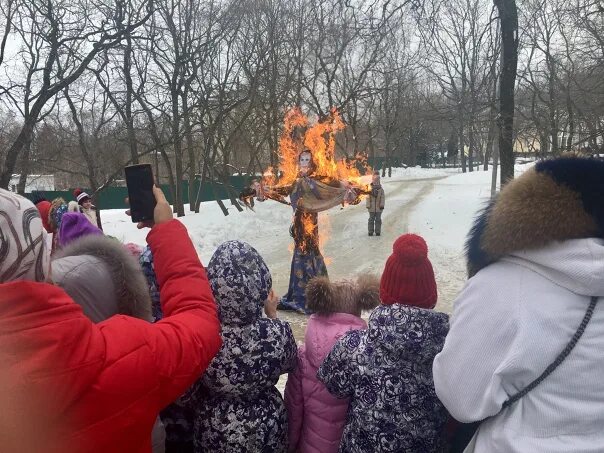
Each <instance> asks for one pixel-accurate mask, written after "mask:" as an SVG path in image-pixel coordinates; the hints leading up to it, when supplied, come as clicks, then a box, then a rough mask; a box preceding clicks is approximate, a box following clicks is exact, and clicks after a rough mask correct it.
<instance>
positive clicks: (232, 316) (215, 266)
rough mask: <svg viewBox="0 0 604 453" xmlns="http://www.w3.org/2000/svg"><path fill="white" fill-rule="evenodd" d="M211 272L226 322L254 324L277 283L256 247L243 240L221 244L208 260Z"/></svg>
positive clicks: (213, 290)
mask: <svg viewBox="0 0 604 453" xmlns="http://www.w3.org/2000/svg"><path fill="white" fill-rule="evenodd" d="M207 273H208V280H209V281H210V286H211V287H212V292H213V294H214V298H215V299H216V305H217V306H218V315H219V317H220V322H221V323H222V324H234V325H245V324H251V323H253V322H254V321H256V320H257V319H259V318H261V317H262V308H263V306H264V301H265V300H266V299H267V297H268V294H269V292H270V290H271V287H272V284H273V282H272V278H271V273H270V271H269V269H268V267H267V265H266V263H265V262H264V260H263V259H262V257H261V256H260V254H259V253H258V252H257V251H256V249H254V247H252V246H251V245H249V244H248V243H246V242H242V241H228V242H225V243H223V244H221V245H220V246H219V247H218V248H217V249H216V252H214V255H213V256H212V259H210V262H209V263H208V268H207Z"/></svg>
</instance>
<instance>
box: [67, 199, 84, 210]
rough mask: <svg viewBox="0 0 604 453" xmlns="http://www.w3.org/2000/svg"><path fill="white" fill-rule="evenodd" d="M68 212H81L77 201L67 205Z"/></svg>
mask: <svg viewBox="0 0 604 453" xmlns="http://www.w3.org/2000/svg"><path fill="white" fill-rule="evenodd" d="M67 212H81V211H80V205H79V204H78V203H77V202H75V201H70V202H69V203H67Z"/></svg>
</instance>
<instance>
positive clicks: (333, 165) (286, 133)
mask: <svg viewBox="0 0 604 453" xmlns="http://www.w3.org/2000/svg"><path fill="white" fill-rule="evenodd" d="M345 127H346V126H345V124H344V122H343V121H342V118H341V116H340V114H339V113H338V111H337V110H336V109H335V108H334V109H332V110H331V112H330V114H329V116H328V117H327V118H325V119H324V120H321V121H318V122H316V123H315V124H312V125H310V122H309V120H308V117H307V116H306V115H304V114H303V113H302V111H301V110H300V108H298V107H296V108H293V109H291V110H289V111H288V112H287V113H286V114H285V119H284V127H283V132H282V134H281V137H280V139H279V168H278V171H275V169H274V168H272V167H269V168H268V169H267V170H266V171H265V172H264V175H263V178H262V183H263V185H265V186H267V187H271V186H273V187H275V186H276V185H277V184H278V185H279V186H281V187H285V186H289V185H291V184H292V183H294V181H295V180H296V179H297V178H298V176H299V166H298V164H299V155H300V153H301V152H302V151H304V150H305V149H309V150H310V152H311V153H312V159H313V162H314V164H315V167H316V168H315V170H314V174H315V175H316V176H320V177H329V178H333V179H337V180H340V181H346V182H348V183H350V184H351V185H352V186H354V187H356V188H359V189H362V190H364V191H366V192H367V191H369V185H368V184H367V182H368V178H367V175H370V174H371V172H372V170H371V167H370V166H369V165H368V163H367V156H366V155H362V154H358V155H356V156H355V157H354V159H348V160H347V159H336V135H337V134H338V132H340V131H342V130H343V129H344V128H345ZM360 169H362V170H360ZM362 172H363V173H362ZM359 199H360V198H357V200H356V201H357V202H358V201H359ZM326 220H327V224H326V225H325V227H324V228H321V231H320V232H319V247H320V249H321V250H322V249H323V246H324V244H325V242H326V240H327V238H328V230H329V221H328V218H327V216H322V220H321V222H323V223H325V221H326ZM303 227H304V232H305V233H306V235H307V237H312V236H313V230H314V228H316V226H315V224H314V223H313V222H312V220H311V219H310V217H305V218H303ZM306 245H307V244H302V248H306ZM308 245H310V244H308ZM290 251H291V250H290ZM325 261H326V263H327V262H328V261H330V259H329V258H326V260H325Z"/></svg>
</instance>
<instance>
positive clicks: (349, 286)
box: [306, 275, 380, 316]
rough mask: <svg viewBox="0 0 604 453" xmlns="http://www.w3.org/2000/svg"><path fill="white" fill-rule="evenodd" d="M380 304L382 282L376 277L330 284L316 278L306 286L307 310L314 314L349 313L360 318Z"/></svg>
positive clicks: (360, 277)
mask: <svg viewBox="0 0 604 453" xmlns="http://www.w3.org/2000/svg"><path fill="white" fill-rule="evenodd" d="M379 304H380V281H379V279H378V278H377V277H376V276H374V275H363V276H359V277H358V278H357V279H356V281H352V280H340V281H337V282H330V281H329V279H328V278H327V277H315V278H313V279H312V280H310V282H308V285H306V308H308V309H309V310H311V311H312V312H314V313H320V314H327V313H349V314H352V315H357V316H360V315H361V312H362V311H363V310H371V309H373V308H375V307H377V306H378V305H379Z"/></svg>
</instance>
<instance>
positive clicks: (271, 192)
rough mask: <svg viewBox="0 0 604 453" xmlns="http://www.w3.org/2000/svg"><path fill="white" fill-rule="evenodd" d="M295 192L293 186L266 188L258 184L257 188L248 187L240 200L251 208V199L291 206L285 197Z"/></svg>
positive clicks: (240, 195)
mask: <svg viewBox="0 0 604 453" xmlns="http://www.w3.org/2000/svg"><path fill="white" fill-rule="evenodd" d="M292 190H293V186H292V185H287V186H265V185H262V184H257V185H256V186H255V187H246V188H245V189H243V190H242V191H241V192H240V193H239V199H240V200H241V201H242V202H243V203H245V204H246V206H249V201H250V199H252V198H254V197H256V199H257V200H258V201H266V200H267V199H269V200H273V201H276V202H278V203H282V204H286V205H288V206H291V203H289V202H288V201H287V200H286V199H285V197H286V196H287V195H289V194H290V193H291V192H292Z"/></svg>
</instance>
